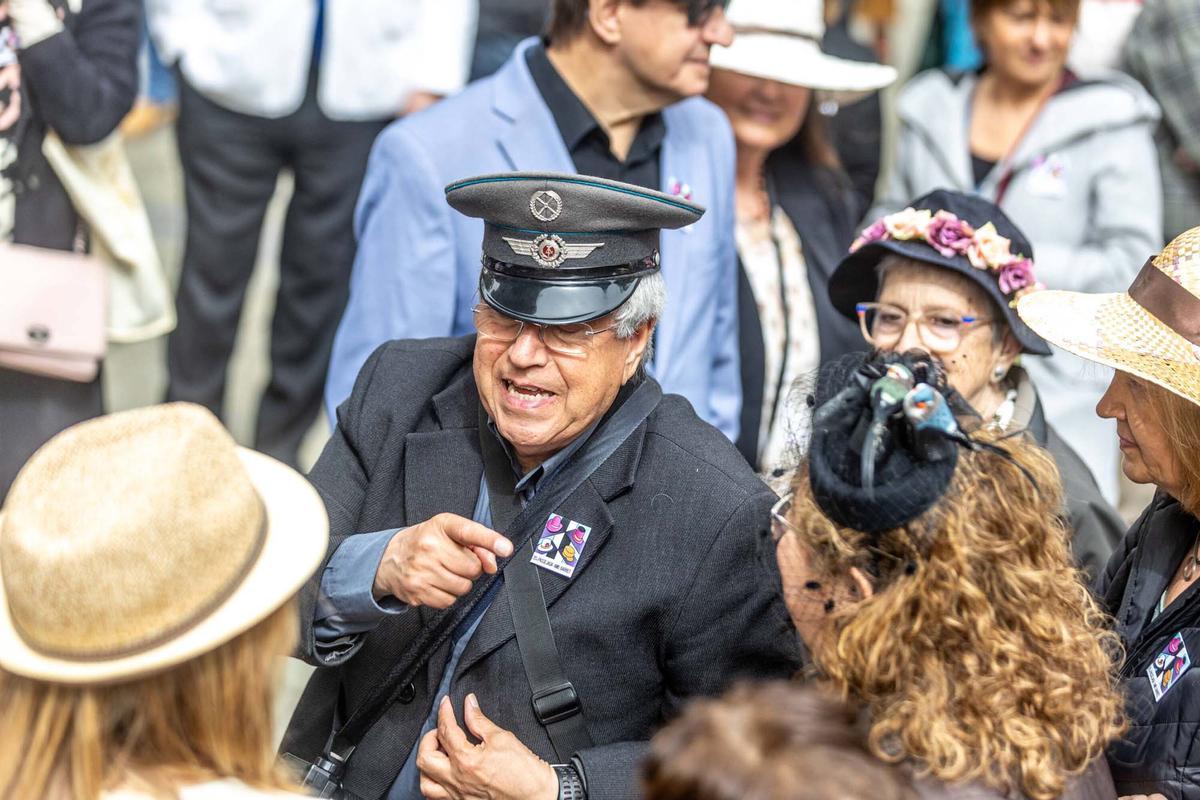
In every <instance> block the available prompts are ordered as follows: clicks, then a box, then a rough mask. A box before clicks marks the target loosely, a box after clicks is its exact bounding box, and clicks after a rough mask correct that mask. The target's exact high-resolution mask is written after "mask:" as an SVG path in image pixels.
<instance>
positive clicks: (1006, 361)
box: [993, 331, 1021, 379]
mask: <svg viewBox="0 0 1200 800" xmlns="http://www.w3.org/2000/svg"><path fill="white" fill-rule="evenodd" d="M997 349H998V351H999V352H998V353H997V354H996V364H995V366H994V367H993V375H999V376H1000V377H1001V379H1003V377H1004V376H1005V375H1007V374H1008V371H1009V370H1010V369H1012V365H1013V362H1014V361H1016V360H1017V356H1019V355H1021V343H1020V342H1018V341H1017V337H1016V336H1014V335H1013V333H1012V331H1005V333H1004V339H1003V340H1002V341H1001V342H1000V347H999V348H997Z"/></svg>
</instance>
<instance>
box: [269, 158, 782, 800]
mask: <svg viewBox="0 0 1200 800" xmlns="http://www.w3.org/2000/svg"><path fill="white" fill-rule="evenodd" d="M446 196H447V200H448V201H449V203H450V204H451V205H452V206H453V207H454V208H456V209H458V210H459V211H461V212H462V213H465V214H468V215H472V216H478V217H482V218H483V219H484V220H485V222H486V227H485V237H484V243H483V250H484V254H483V268H482V272H481V275H480V278H479V297H480V302H479V303H478V304H477V306H476V308H475V326H476V330H477V334H476V335H475V336H467V337H463V338H459V339H431V340H424V341H394V342H390V343H388V344H385V345H383V346H382V347H380V348H379V349H378V350H376V351H375V353H374V354H373V355H372V356H371V358H370V360H369V361H368V362H367V364H366V365H365V366H364V368H363V370H362V371H361V373H360V374H359V376H358V380H357V383H356V385H355V388H354V392H353V394H352V395H351V397H350V399H349V400H348V401H347V402H346V403H345V404H344V405H343V406H342V407H341V408H340V409H339V414H338V425H337V430H336V431H335V432H334V435H333V438H332V440H331V441H330V443H329V445H328V446H327V447H326V449H325V452H324V453H323V454H322V456H321V459H320V461H319V462H318V463H317V465H316V467H315V468H314V470H313V473H312V480H313V482H314V483H315V484H316V486H317V488H318V490H319V491H320V492H321V494H322V496H323V497H324V500H325V504H326V507H327V508H328V511H329V515H330V519H331V549H330V554H329V559H328V561H327V563H326V565H325V567H324V569H323V570H321V571H319V572H318V573H317V576H316V578H314V581H313V584H312V585H311V586H310V587H309V590H308V591H307V592H306V593H305V597H306V598H307V600H306V603H305V604H304V606H303V612H302V619H303V625H304V649H305V651H306V655H307V657H308V658H309V659H311V660H312V661H313V663H315V664H316V665H317V666H318V667H320V668H319V669H318V670H317V672H316V673H315V674H314V676H313V678H312V680H311V682H310V684H309V686H308V688H307V690H306V691H305V694H304V697H303V699H302V700H301V702H300V705H299V707H298V710H297V711H296V714H295V716H294V718H293V720H292V723H291V727H290V729H289V731H288V735H287V737H286V739H285V741H284V750H285V752H287V753H288V754H289V757H290V758H292V759H294V760H298V761H300V762H303V763H305V764H308V765H311V766H310V767H309V769H308V773H307V774H308V779H309V783H310V785H313V786H316V787H321V788H324V789H325V790H326V791H327V792H329V791H331V789H330V786H340V787H341V789H342V791H344V792H346V793H348V794H349V795H351V796H354V797H361V798H371V799H372V800H373V799H374V798H381V797H386V798H389V799H394V798H404V799H405V800H408V798H413V799H414V800H415V799H416V798H419V797H421V796H422V795H423V796H425V797H429V798H461V797H488V798H513V800H518V799H519V800H554V798H556V797H572V798H582V797H588V798H592V799H593V800H599V799H600V798H614V800H615V799H616V798H630V797H633V796H635V795H636V794H637V792H636V790H635V788H634V787H635V782H636V781H635V776H636V764H637V762H638V760H639V758H640V757H641V754H642V753H643V751H644V746H645V742H646V740H647V739H648V738H649V737H650V735H651V733H652V732H653V731H654V729H655V728H656V727H657V726H658V725H659V724H660V723H661V722H662V721H663V720H664V719H665V718H667V717H669V716H671V715H672V714H674V713H675V712H676V711H678V709H679V708H680V706H681V705H682V704H683V703H684V702H685V701H686V700H687V699H688V698H689V697H691V696H694V695H701V694H712V693H716V692H719V691H720V690H721V689H722V688H723V687H724V686H725V685H726V684H728V683H729V682H730V681H732V680H735V679H737V678H738V677H756V678H767V677H779V676H787V675H790V674H791V673H792V672H794V670H795V669H796V668H797V666H798V653H797V644H796V637H795V634H794V632H793V631H792V629H791V627H790V624H789V623H788V622H787V618H786V612H785V611H784V609H783V606H782V601H781V599H780V597H779V594H778V591H777V588H776V587H777V582H776V580H774V579H773V574H774V564H773V562H771V561H770V560H769V559H770V558H772V556H770V555H769V554H770V552H771V550H770V548H765V549H760V544H759V543H760V539H761V538H762V537H764V536H765V535H766V528H767V526H768V520H769V511H770V507H771V505H772V502H773V500H774V495H773V494H772V493H771V492H770V490H769V489H767V488H766V487H765V486H764V485H763V484H762V483H761V482H760V481H759V480H758V479H757V478H756V477H755V476H754V475H753V474H752V472H751V470H750V469H749V467H748V466H747V465H746V463H745V461H744V460H742V459H741V458H740V456H739V455H738V453H737V451H736V450H735V449H734V447H733V445H732V444H731V443H730V442H729V441H728V440H727V439H726V438H725V437H723V436H722V435H721V434H720V433H719V432H718V431H717V430H716V429H715V428H713V427H711V426H710V425H708V424H707V423H705V422H703V421H701V420H700V419H699V418H698V417H697V416H696V414H695V412H694V411H693V410H692V407H691V406H690V405H689V404H688V403H687V401H685V400H684V399H682V398H680V397H678V396H675V395H666V396H664V395H663V394H662V392H661V390H660V389H659V387H658V384H657V383H656V382H655V381H654V380H653V379H652V378H649V377H646V376H645V374H644V373H643V371H642V364H643V362H644V361H645V359H646V357H647V355H648V353H649V350H650V347H651V342H652V340H653V338H652V334H653V328H654V324H655V321H656V320H657V318H658V317H659V315H661V313H662V309H663V304H664V302H665V300H666V297H665V288H664V285H663V280H662V276H661V275H660V274H659V258H658V243H657V240H658V232H659V230H660V229H662V228H679V227H682V226H684V225H688V224H691V223H693V222H695V221H696V220H697V219H698V218H699V217H700V215H701V214H702V213H703V209H701V208H700V207H698V206H696V205H694V204H692V203H691V202H689V201H687V200H684V199H682V198H680V197H674V196H670V195H666V194H662V193H659V192H655V191H651V190H646V189H641V188H639V187H636V186H632V185H628V184H622V183H617V182H615V181H607V180H601V179H598V178H589V177H586V176H571V175H557V174H535V173H510V174H504V175H489V176H483V177H479V178H472V179H467V180H463V181H460V182H458V183H455V184H452V185H451V186H449V187H447V189H446ZM764 559H766V560H764ZM324 784H328V785H324ZM326 796H329V795H328V794H327V795H326Z"/></svg>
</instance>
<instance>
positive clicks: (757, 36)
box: [707, 0, 896, 471]
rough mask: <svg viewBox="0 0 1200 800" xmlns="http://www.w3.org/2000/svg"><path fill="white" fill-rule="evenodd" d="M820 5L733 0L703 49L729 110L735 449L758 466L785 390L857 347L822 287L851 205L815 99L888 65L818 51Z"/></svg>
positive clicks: (767, 456)
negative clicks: (724, 33) (724, 35)
mask: <svg viewBox="0 0 1200 800" xmlns="http://www.w3.org/2000/svg"><path fill="white" fill-rule="evenodd" d="M823 12H824V4H823V3H822V0H787V2H782V1H781V0H733V2H732V3H731V4H730V6H729V8H728V10H727V12H726V15H727V18H728V20H729V22H730V24H731V25H733V27H734V30H735V32H736V36H735V37H734V41H733V44H731V45H730V46H729V47H720V46H717V47H714V48H713V50H712V55H711V57H710V62H711V64H712V67H713V74H712V77H711V79H710V82H709V90H708V94H707V96H708V99H710V100H712V101H713V102H714V103H716V104H717V105H719V106H720V107H721V108H722V109H723V110H724V111H725V113H726V115H727V116H728V117H729V122H730V124H731V125H732V127H733V134H734V139H735V142H736V146H737V186H736V188H737V195H736V197H737V224H736V228H735V234H736V240H737V247H738V258H739V261H740V263H741V271H740V275H739V291H738V315H739V323H738V327H739V344H740V350H741V370H742V393H743V397H742V417H741V435H740V437H739V440H738V449H739V450H741V451H742V454H743V455H745V456H746V458H747V460H749V461H750V462H751V464H752V465H754V466H755V467H756V468H759V469H760V470H763V471H769V470H770V469H771V468H773V467H774V466H776V465H777V464H778V462H779V461H780V459H781V457H782V456H783V454H784V453H785V451H786V450H787V448H788V446H789V444H790V443H789V441H788V434H787V431H786V425H785V424H784V422H783V421H784V417H785V414H784V413H783V409H784V407H785V406H786V401H787V397H786V395H787V387H789V386H791V385H792V383H793V382H794V381H795V379H796V378H797V377H799V376H801V375H805V374H808V373H810V372H812V371H813V370H815V369H816V368H817V367H818V365H819V364H820V363H821V361H823V360H828V359H830V358H835V357H837V356H840V355H842V354H844V353H846V352H849V351H851V350H858V349H862V342H861V341H860V339H859V336H858V330H857V328H856V327H855V325H854V324H853V323H851V322H849V321H847V320H846V319H844V318H842V316H841V315H840V314H838V313H837V311H835V310H834V309H833V306H832V305H831V304H830V303H829V299H828V297H827V293H826V291H825V285H826V283H827V282H828V280H829V275H830V273H832V271H833V268H834V267H836V266H837V264H838V261H839V260H840V259H841V256H842V254H843V253H844V252H845V251H846V248H847V247H848V246H849V245H850V242H851V240H852V239H853V238H854V233H855V229H854V226H855V224H856V223H857V222H858V216H859V209H858V208H857V206H856V201H855V199H854V195H853V186H852V185H851V183H850V180H849V178H848V177H847V175H846V173H845V171H844V170H843V168H842V165H841V163H840V161H839V159H838V155H837V151H836V150H835V149H834V147H833V144H832V142H831V141H830V138H829V134H828V132H827V130H826V127H825V120H824V118H823V117H822V115H821V113H820V110H819V108H818V107H819V105H820V100H821V99H823V98H826V97H829V98H836V99H837V100H838V101H839V102H843V103H845V102H849V101H851V100H853V99H855V98H857V97H862V96H863V95H865V94H867V93H868V92H871V91H874V90H876V89H879V88H881V87H884V86H887V85H888V84H889V83H891V82H892V81H894V80H895V79H896V71H895V70H894V69H892V68H891V67H888V66H884V65H881V64H870V63H863V62H858V61H849V60H846V59H842V58H836V57H834V56H830V55H828V54H826V53H824V52H822V50H821V38H822V37H823V36H824V33H825V22H824V13H823Z"/></svg>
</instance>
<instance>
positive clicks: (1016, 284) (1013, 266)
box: [1000, 258, 1037, 294]
mask: <svg viewBox="0 0 1200 800" xmlns="http://www.w3.org/2000/svg"><path fill="white" fill-rule="evenodd" d="M1036 283H1037V278H1035V277H1034V276H1033V262H1032V261H1030V260H1029V259H1028V258H1018V259H1017V260H1015V261H1013V262H1011V263H1008V264H1005V265H1004V266H1003V267H1001V268H1000V291H1002V292H1004V293H1005V294H1012V293H1013V292H1016V291H1020V290H1021V289H1025V288H1027V287H1030V286H1034V285H1035V284H1036Z"/></svg>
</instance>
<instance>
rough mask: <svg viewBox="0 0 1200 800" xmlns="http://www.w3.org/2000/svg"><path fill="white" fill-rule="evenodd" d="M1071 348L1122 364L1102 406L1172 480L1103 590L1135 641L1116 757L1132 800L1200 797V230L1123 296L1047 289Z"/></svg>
mask: <svg viewBox="0 0 1200 800" xmlns="http://www.w3.org/2000/svg"><path fill="white" fill-rule="evenodd" d="M1017 311H1018V313H1019V314H1020V315H1021V318H1022V319H1023V320H1024V321H1025V323H1026V324H1028V325H1029V327H1031V328H1033V329H1034V330H1035V331H1037V333H1039V334H1040V335H1041V336H1043V337H1044V338H1046V339H1047V340H1049V341H1050V342H1052V343H1054V344H1056V345H1058V346H1059V347H1061V348H1063V349H1064V350H1067V351H1068V352H1071V353H1074V354H1075V355H1078V356H1081V357H1083V358H1085V359H1088V360H1090V361H1094V362H1096V363H1099V364H1104V365H1106V366H1109V367H1112V368H1113V369H1115V370H1116V374H1115V375H1114V377H1113V379H1112V382H1111V383H1110V384H1109V387H1108V390H1107V391H1106V392H1105V393H1104V396H1103V397H1102V398H1101V399H1100V403H1099V404H1098V405H1097V407H1096V412H1097V413H1098V414H1099V415H1100V416H1102V417H1105V418H1109V419H1115V420H1116V424H1117V435H1118V437H1119V443H1120V447H1121V454H1122V456H1123V459H1122V460H1123V464H1122V469H1123V471H1124V472H1125V475H1126V476H1127V477H1128V478H1129V479H1130V480H1132V481H1134V482H1135V483H1152V484H1154V485H1156V486H1157V487H1158V493H1157V494H1156V495H1155V497H1154V500H1153V501H1152V502H1151V503H1150V505H1149V506H1148V507H1147V508H1146V510H1145V511H1144V512H1143V513H1142V516H1141V518H1140V519H1138V521H1137V522H1135V523H1134V525H1133V527H1132V528H1131V529H1130V530H1129V533H1127V534H1126V536H1125V539H1124V541H1123V542H1122V543H1121V546H1120V547H1119V548H1118V549H1117V551H1116V552H1114V553H1113V556H1112V559H1111V560H1110V561H1109V562H1108V568H1107V569H1106V570H1105V572H1104V573H1103V574H1102V575H1101V576H1100V577H1099V579H1098V581H1097V584H1096V587H1095V588H1096V590H1097V593H1098V594H1099V596H1100V597H1101V598H1102V600H1103V602H1104V604H1105V605H1106V606H1107V610H1108V612H1109V613H1110V614H1111V615H1112V616H1113V618H1114V620H1115V622H1116V631H1117V633H1118V634H1119V635H1120V637H1121V639H1122V641H1123V643H1124V646H1125V664H1124V666H1123V668H1122V671H1121V677H1122V681H1123V684H1124V689H1125V692H1126V694H1127V695H1128V715H1129V730H1128V732H1127V733H1126V734H1125V735H1124V736H1122V737H1121V739H1120V740H1119V741H1118V742H1116V743H1115V744H1113V745H1112V746H1111V747H1110V748H1109V752H1108V759H1109V765H1110V766H1111V767H1112V772H1113V778H1114V779H1115V781H1116V784H1117V790H1118V793H1119V794H1121V795H1122V796H1123V797H1137V796H1145V795H1149V796H1151V797H1160V796H1163V797H1170V798H1182V800H1198V799H1200V778H1197V776H1198V775H1200V753H1197V752H1196V749H1195V748H1194V747H1193V746H1192V743H1193V741H1195V740H1196V738H1197V736H1200V670H1193V669H1192V666H1193V665H1192V659H1193V658H1195V657H1200V519H1198V517H1200V459H1198V458H1197V457H1196V454H1197V453H1200V228H1192V229H1191V230H1190V231H1187V232H1185V233H1183V234H1181V235H1180V236H1179V237H1177V238H1176V239H1175V240H1174V241H1172V242H1171V243H1170V244H1169V245H1167V247H1166V248H1165V249H1164V250H1163V251H1162V252H1161V253H1159V254H1158V255H1157V256H1155V257H1153V258H1151V259H1150V260H1148V261H1147V262H1146V264H1145V265H1144V266H1143V267H1142V270H1141V272H1140V273H1139V274H1138V276H1137V278H1136V279H1135V280H1134V282H1133V284H1132V285H1131V286H1130V287H1129V291H1127V292H1122V293H1117V294H1085V293H1081V292H1064V291H1042V292H1036V293H1034V294H1031V295H1028V296H1026V297H1024V298H1022V299H1021V301H1020V303H1019V304H1018V306H1017Z"/></svg>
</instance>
